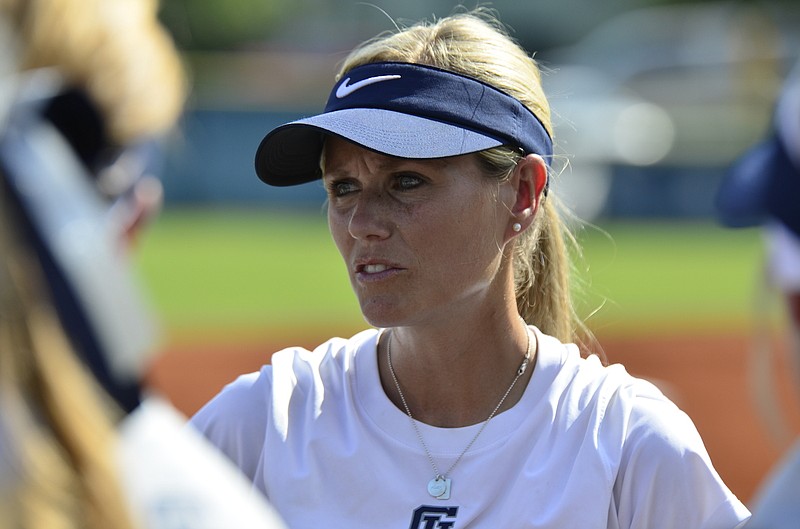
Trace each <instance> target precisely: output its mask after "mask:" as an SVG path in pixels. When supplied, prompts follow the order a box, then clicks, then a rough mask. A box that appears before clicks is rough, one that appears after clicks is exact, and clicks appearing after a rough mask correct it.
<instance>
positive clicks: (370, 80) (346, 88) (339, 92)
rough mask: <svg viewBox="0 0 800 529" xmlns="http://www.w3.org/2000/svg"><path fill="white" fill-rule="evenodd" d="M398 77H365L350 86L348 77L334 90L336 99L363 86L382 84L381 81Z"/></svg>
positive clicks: (397, 77) (398, 77) (397, 76)
mask: <svg viewBox="0 0 800 529" xmlns="http://www.w3.org/2000/svg"><path fill="white" fill-rule="evenodd" d="M400 77H401V76H399V75H377V76H375V77H367V78H366V79H362V80H361V81H356V82H355V83H353V84H350V78H349V77H348V78H347V79H345V80H344V82H343V83H342V84H340V85H339V88H337V89H336V97H337V98H339V99H342V98H343V97H347V96H349V95H350V94H352V93H353V92H355V91H356V90H359V89H361V88H364V87H365V86H368V85H371V84H375V83H382V82H383V81H391V80H392V79H400Z"/></svg>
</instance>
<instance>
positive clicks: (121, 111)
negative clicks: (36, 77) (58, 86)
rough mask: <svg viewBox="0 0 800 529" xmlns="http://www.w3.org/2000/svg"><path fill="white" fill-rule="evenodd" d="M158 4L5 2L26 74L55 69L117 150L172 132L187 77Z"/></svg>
mask: <svg viewBox="0 0 800 529" xmlns="http://www.w3.org/2000/svg"><path fill="white" fill-rule="evenodd" d="M157 11H158V2H157V0H0V15H2V16H7V17H8V19H9V22H10V23H11V25H12V26H13V27H16V28H17V33H18V35H17V39H18V41H19V52H20V53H19V55H20V57H19V66H20V69H22V70H30V69H34V68H47V67H55V68H57V69H58V71H59V73H60V74H61V75H63V76H65V77H66V82H67V84H71V85H73V86H77V87H81V88H83V89H85V90H86V92H87V93H88V94H89V96H90V99H91V100H92V101H93V102H94V103H95V104H96V105H97V106H98V107H99V109H100V111H101V113H102V114H103V116H104V118H105V120H106V126H107V127H108V133H109V135H110V136H111V137H112V138H113V139H114V140H116V141H117V143H118V144H120V145H125V144H128V143H131V142H134V141H136V140H138V139H140V138H144V137H148V136H153V135H155V134H158V133H161V132H164V131H166V130H167V129H169V128H170V127H172V126H173V125H174V124H175V121H176V120H177V118H178V116H179V115H180V113H181V111H182V110H183V104H184V100H185V95H186V94H185V93H186V79H185V74H186V72H185V70H184V69H183V66H182V64H181V62H180V57H179V55H178V54H177V52H176V50H175V48H174V44H173V41H172V39H171V38H170V36H169V34H168V33H167V32H166V31H165V30H164V28H163V27H162V26H161V25H160V24H159V22H158V18H157Z"/></svg>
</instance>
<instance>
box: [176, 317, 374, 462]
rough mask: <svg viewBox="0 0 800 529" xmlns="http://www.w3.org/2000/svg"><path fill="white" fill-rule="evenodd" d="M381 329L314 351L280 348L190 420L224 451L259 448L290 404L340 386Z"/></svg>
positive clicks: (315, 400)
mask: <svg viewBox="0 0 800 529" xmlns="http://www.w3.org/2000/svg"><path fill="white" fill-rule="evenodd" d="M377 333H378V331H376V330H367V331H363V332H361V333H359V334H356V335H355V336H353V337H351V338H349V339H344V338H332V339H330V340H328V341H326V342H324V343H322V344H321V345H319V346H318V347H316V348H315V349H314V350H313V351H309V350H307V349H304V348H302V347H290V348H287V349H283V350H281V351H278V352H276V353H275V354H273V355H272V359H271V363H270V365H265V366H263V367H262V368H261V369H260V370H259V371H257V372H253V373H248V374H245V375H241V376H239V377H238V378H237V379H236V380H234V381H233V382H231V383H230V384H228V385H227V386H225V387H224V388H223V389H222V391H220V392H219V393H218V394H217V395H216V396H215V397H214V398H213V399H211V400H210V401H209V402H208V403H207V404H206V405H205V406H203V408H201V409H200V411H198V412H197V413H196V414H195V415H194V416H193V417H192V419H191V424H192V425H193V426H194V427H195V428H197V429H198V430H199V431H201V432H202V433H203V435H205V436H206V437H208V438H209V439H210V440H211V441H212V443H214V444H215V445H217V446H218V447H221V448H223V450H225V447H231V450H232V449H233V447H237V448H236V450H237V451H241V447H242V446H243V445H246V446H248V447H250V450H249V451H250V452H251V453H252V452H257V450H254V449H255V445H263V442H264V438H265V435H266V429H267V426H268V424H269V423H270V422H273V423H274V422H278V423H280V422H282V421H286V420H287V414H288V410H289V408H290V407H300V408H306V409H307V406H315V405H319V404H320V403H321V402H322V398H323V396H324V395H326V394H327V395H328V396H330V394H331V393H332V392H335V391H336V389H337V387H341V386H342V385H343V384H344V383H345V380H346V378H347V377H348V376H349V372H350V371H351V369H352V363H353V359H354V358H355V355H356V352H357V351H358V350H359V348H361V347H363V346H365V344H369V343H370V342H371V341H374V340H375V336H376V335H377ZM278 426H279V427H280V425H278ZM225 451H227V450H225ZM229 455H231V454H229ZM234 459H236V458H234Z"/></svg>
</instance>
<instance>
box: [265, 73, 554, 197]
mask: <svg viewBox="0 0 800 529" xmlns="http://www.w3.org/2000/svg"><path fill="white" fill-rule="evenodd" d="M325 134H335V135H337V136H341V137H342V138H345V139H347V140H350V141H352V142H355V143H357V144H359V145H361V146H363V147H366V148H367V149H371V150H373V151H377V152H379V153H382V154H386V155H390V156H397V157H401V158H415V159H426V158H444V157H448V156H458V155H462V154H469V153H474V152H478V151H482V150H486V149H490V148H493V147H499V146H503V145H504V146H509V147H513V148H520V149H521V150H522V151H523V152H524V153H525V154H530V153H535V154H538V155H540V156H542V158H544V160H545V161H546V162H547V163H548V164H549V163H550V160H551V158H552V155H553V142H552V139H551V138H550V136H549V135H548V133H547V130H546V129H545V128H544V126H543V125H542V123H541V122H540V121H539V119H538V118H537V117H536V116H535V115H534V114H533V113H532V112H531V111H530V110H528V108H527V107H525V105H523V104H522V103H521V102H519V101H518V100H517V99H515V98H513V97H511V96H509V95H508V94H506V93H504V92H502V91H500V90H497V89H496V88H494V87H492V86H490V85H488V84H486V83H483V82H481V81H478V80H475V79H472V78H470V77H466V76H463V75H460V74H456V73H452V72H448V71H445V70H441V69H439V68H434V67H430V66H424V65H419V64H409V63H392V62H386V63H373V64H367V65H364V66H359V67H357V68H354V69H352V70H350V71H349V72H347V74H346V75H345V76H343V78H342V79H341V80H340V81H339V82H338V83H337V84H336V85H335V86H334V87H333V90H332V91H331V94H330V97H329V98H328V103H327V104H326V105H325V109H324V111H323V113H321V114H319V115H316V116H312V117H308V118H304V119H300V120H297V121H293V122H291V123H287V124H285V125H281V126H280V127H278V128H276V129H274V130H272V131H271V132H270V133H268V134H267V135H266V137H265V138H264V139H263V140H262V141H261V144H260V145H259V147H258V150H257V152H256V159H255V167H256V173H257V174H258V177H259V178H260V179H261V180H262V181H263V182H265V183H267V184H270V185H273V186H291V185H297V184H302V183H305V182H310V181H312V180H316V179H318V178H320V177H321V176H322V173H321V170H320V167H319V160H320V154H321V151H322V145H323V139H324V136H325Z"/></svg>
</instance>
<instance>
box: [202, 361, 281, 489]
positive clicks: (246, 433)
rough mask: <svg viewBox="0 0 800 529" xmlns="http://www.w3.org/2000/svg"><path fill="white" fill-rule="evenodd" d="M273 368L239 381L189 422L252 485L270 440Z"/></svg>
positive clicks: (227, 387) (266, 367)
mask: <svg viewBox="0 0 800 529" xmlns="http://www.w3.org/2000/svg"><path fill="white" fill-rule="evenodd" d="M271 380H272V368H271V366H264V367H263V368H262V369H261V371H260V372H257V373H250V374H247V375H242V376H240V377H238V378H237V379H236V380H235V381H233V382H232V383H230V384H228V385H227V386H225V388H224V389H223V390H222V391H221V392H220V393H219V394H217V396H215V397H214V398H213V399H211V400H210V401H209V402H208V403H207V404H206V405H205V406H203V407H202V408H201V409H200V410H199V411H198V412H197V413H196V414H195V415H194V416H193V417H192V418H191V420H190V421H189V422H190V424H191V425H192V426H193V427H194V428H196V429H197V430H199V431H200V433H202V434H203V435H204V436H205V437H206V438H207V439H208V440H209V441H210V442H211V443H212V444H213V445H215V446H216V447H217V448H219V449H220V450H221V451H222V452H223V453H224V454H225V455H226V456H228V458H229V459H231V460H232V461H233V462H234V463H235V464H236V466H238V467H239V468H240V469H241V470H242V472H244V474H245V475H246V476H247V477H248V478H250V480H251V481H252V480H253V479H254V477H255V474H256V469H257V467H258V462H259V459H260V457H261V452H262V450H263V446H264V441H265V438H266V428H267V422H268V420H269V413H270V405H269V398H270V397H269V396H270V394H271V391H270V388H271Z"/></svg>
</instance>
